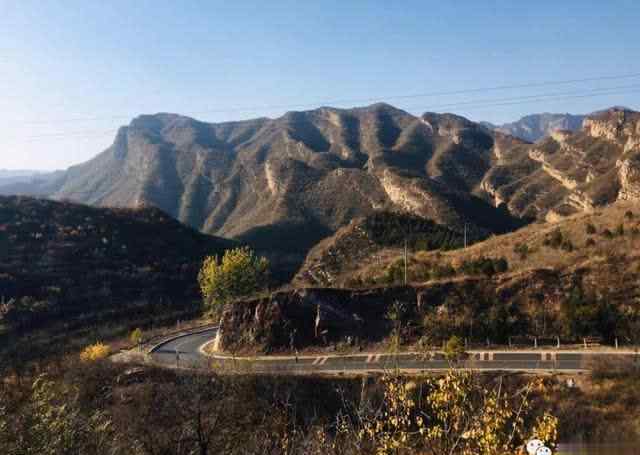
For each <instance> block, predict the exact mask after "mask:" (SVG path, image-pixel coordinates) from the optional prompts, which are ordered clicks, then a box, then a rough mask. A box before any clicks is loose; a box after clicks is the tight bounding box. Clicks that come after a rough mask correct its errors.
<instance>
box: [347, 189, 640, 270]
mask: <svg viewBox="0 0 640 455" xmlns="http://www.w3.org/2000/svg"><path fill="white" fill-rule="evenodd" d="M627 212H631V213H632V214H633V217H632V218H630V219H629V218H628V217H626V216H625V214H626V213H627ZM588 224H592V225H594V226H595V227H596V231H597V232H596V233H595V234H592V235H590V234H588V233H587V225H588ZM620 224H622V225H623V226H624V231H625V233H624V235H622V236H619V235H616V234H615V232H616V229H617V228H618V226H619V225H620ZM633 228H637V229H640V203H634V202H626V201H619V202H617V203H615V204H612V205H610V206H608V207H605V208H601V209H598V210H596V211H594V212H590V213H581V214H577V215H573V216H571V217H567V218H565V219H562V220H560V221H558V222H554V223H534V224H531V225H529V226H526V227H524V228H522V229H520V230H518V231H516V232H513V233H510V234H505V235H500V236H493V237H491V238H489V239H487V240H485V241H483V242H480V243H477V244H475V245H472V246H470V247H468V248H466V249H459V250H454V251H448V252H441V251H430V252H427V251H420V252H417V253H413V254H411V255H410V265H411V266H412V268H415V267H419V266H420V264H428V263H435V264H451V265H453V266H454V267H456V266H459V265H460V264H461V263H463V262H465V261H469V260H474V259H479V258H482V257H485V258H501V257H504V258H505V259H507V261H508V262H509V273H519V272H524V271H527V270H533V269H541V268H553V269H557V270H573V269H576V268H580V267H589V266H591V265H593V264H596V263H597V262H601V261H605V260H606V259H607V258H608V257H611V256H612V255H618V256H621V255H624V256H626V257H627V260H628V261H629V263H630V264H631V263H635V261H636V260H638V259H640V235H632V232H631V231H632V229H633ZM605 229H608V230H609V231H611V232H612V233H614V236H613V237H612V238H607V237H606V236H604V235H603V234H602V233H603V231H604V230H605ZM554 231H560V232H561V233H562V234H563V236H564V238H566V239H569V240H570V241H571V243H572V244H573V247H574V248H573V251H566V250H563V249H560V248H553V247H551V246H547V245H544V241H545V238H546V237H548V236H550V235H551V234H552V233H554ZM590 238H591V239H593V241H594V242H595V244H594V245H587V240H588V239H590ZM518 244H524V245H527V247H528V248H529V254H528V255H527V256H526V258H524V259H523V258H521V257H520V255H519V254H518V253H517V252H516V251H515V250H516V245H518ZM400 259H402V251H401V250H398V249H394V250H384V251H381V252H379V253H377V254H376V258H375V260H373V258H371V260H368V261H366V262H365V263H363V264H361V266H360V268H359V269H358V270H357V271H356V272H353V273H351V274H350V275H352V276H355V275H359V276H372V275H373V276H375V275H380V274H381V273H382V272H383V271H384V270H385V269H386V268H387V267H388V266H389V265H390V264H392V263H393V262H395V261H397V260H400ZM639 262H640V261H639Z"/></svg>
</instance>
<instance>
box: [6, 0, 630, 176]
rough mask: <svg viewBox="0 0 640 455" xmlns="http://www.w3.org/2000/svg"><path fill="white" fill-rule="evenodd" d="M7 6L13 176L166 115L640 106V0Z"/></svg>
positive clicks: (478, 112) (487, 117)
mask: <svg viewBox="0 0 640 455" xmlns="http://www.w3.org/2000/svg"><path fill="white" fill-rule="evenodd" d="M0 11H2V13H3V14H2V16H1V18H0V26H1V30H2V32H1V33H2V34H3V38H4V39H3V44H2V46H0V50H1V52H0V66H1V67H2V71H0V87H2V88H3V89H4V93H5V96H4V97H3V98H4V108H3V109H1V110H0V148H1V150H2V154H1V155H0V168H4V169H34V170H41V171H42V170H55V169H63V168H67V167H68V166H70V165H73V164H77V163H80V162H83V161H86V160H88V159H90V158H92V157H93V156H95V155H96V154H98V153H99V152H101V151H102V150H104V149H105V148H107V147H108V146H109V145H110V144H111V143H112V141H113V138H114V136H115V131H116V130H117V128H118V127H120V126H122V125H126V124H128V123H129V121H130V119H131V118H133V117H135V116H137V115H140V114H152V113H156V112H174V113H178V114H182V115H186V116H190V117H194V118H197V119H199V120H203V121H208V122H220V121H227V120H243V119H248V118H254V117H263V116H266V117H278V116H280V115H282V114H283V113H284V112H286V111H289V110H307V109H311V108H314V107H320V106H321V105H327V104H328V105H332V106H335V107H354V106H361V105H367V104H372V103H374V102H376V101H381V102H387V103H389V104H392V105H394V106H396V107H398V108H400V109H404V110H406V111H408V112H410V113H412V114H421V113H423V112H424V111H436V112H445V111H446V112H453V113H456V114H459V115H463V116H465V117H468V118H470V119H472V120H475V121H490V122H492V123H496V124H501V123H505V122H509V121H515V120H518V119H519V118H520V117H522V116H524V115H527V114H531V113H539V112H553V113H565V112H569V113H572V114H584V113H588V112H592V111H595V110H598V109H602V108H606V107H609V106H612V105H625V106H628V107H630V108H635V109H638V108H640V65H639V64H638V63H637V61H636V60H634V59H630V58H628V56H629V55H634V54H637V50H638V47H640V45H639V44H637V40H636V23H637V19H638V18H639V17H640V5H638V4H637V3H635V2H632V1H624V0H619V1H611V2H606V3H604V2H596V1H586V2H584V1H581V2H577V1H567V2H563V3H557V2H550V1H541V2H535V4H529V5H523V4H514V3H513V2H508V1H493V2H482V4H479V2H478V3H476V2H469V3H465V4H463V3H456V4H455V5H453V4H442V3H441V2H418V1H410V2H406V3H403V4H402V5H388V4H386V3H382V2H359V1H356V2H353V3H350V4H348V5H345V4H343V3H341V2H336V1H322V2H317V3H313V4H300V3H298V2H292V1H283V2H278V3H277V4H264V3H261V2H244V3H242V4H239V5H237V4H236V5H229V4H227V3H224V2H206V3H204V2H203V3H200V2H188V3H185V4H184V5H183V6H182V7H181V9H180V10H179V11H176V8H175V7H173V4H172V3H170V2H151V1H141V2H136V3H135V4H131V3H129V2H124V1H114V2H110V3H109V4H86V3H83V2H68V3H65V6H64V7H61V6H60V5H56V4H53V3H44V4H41V3H39V2H35V1H25V2H20V3H13V2H8V1H3V0H0ZM620 43H625V46H624V47H623V48H621V46H620ZM622 76H624V77H622ZM569 81H572V82H569Z"/></svg>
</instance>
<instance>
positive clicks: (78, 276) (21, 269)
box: [0, 197, 231, 355]
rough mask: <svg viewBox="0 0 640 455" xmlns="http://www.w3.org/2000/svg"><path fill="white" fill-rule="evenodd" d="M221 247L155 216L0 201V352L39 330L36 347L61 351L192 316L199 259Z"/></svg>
mask: <svg viewBox="0 0 640 455" xmlns="http://www.w3.org/2000/svg"><path fill="white" fill-rule="evenodd" d="M229 245H231V242H229V241H227V240H223V239H218V238H214V237H209V236H205V235H202V234H200V233H198V232H196V231H194V230H192V229H190V228H188V227H185V226H183V225H181V224H180V223H178V222H177V221H175V220H174V219H172V218H171V217H169V216H167V215H165V214H164V213H162V212H160V211H159V210H157V209H140V210H131V209H98V208H92V207H88V206H84V205H78V204H71V203H60V202H53V201H45V200H38V199H31V198H26V197H0V296H1V298H2V301H1V302H0V339H1V340H2V343H0V345H1V346H2V350H3V351H4V349H5V348H7V347H8V348H9V349H15V350H16V352H18V351H20V350H21V349H22V348H23V347H21V346H19V337H21V336H22V335H26V334H29V333H32V332H34V331H39V330H44V331H46V332H47V333H48V336H47V337H45V338H43V339H42V340H41V341H43V343H44V344H46V346H49V347H51V348H55V349H58V350H62V349H64V342H63V341H64V339H65V338H66V337H71V336H72V334H74V333H75V336H77V337H81V336H83V335H84V336H87V335H88V336H91V334H94V336H95V337H97V336H99V335H100V334H101V333H103V332H101V331H102V330H103V329H106V328H107V326H109V325H110V324H118V323H122V322H123V321H125V322H126V323H131V324H133V323H134V322H135V321H138V322H139V321H143V322H144V323H147V322H148V321H150V320H152V319H153V317H157V318H158V321H162V318H163V317H171V316H175V315H178V316H179V314H180V313H181V312H182V313H185V314H191V315H193V314H194V313H195V312H197V310H198V304H197V301H198V299H199V296H198V291H197V283H196V276H197V271H198V269H199V266H200V264H201V261H202V258H203V257H204V256H205V255H207V254H217V253H220V252H221V251H223V250H224V249H225V248H227V247H228V246H229ZM7 340H12V342H11V343H7ZM34 343H36V341H33V340H32V341H31V349H30V351H31V353H32V354H34V355H36V354H37V349H36V346H34ZM41 347H44V346H41ZM22 351H23V353H27V352H26V351H25V350H24V349H22ZM2 353H4V352H0V354H2Z"/></svg>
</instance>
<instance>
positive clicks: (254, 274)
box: [198, 247, 269, 309]
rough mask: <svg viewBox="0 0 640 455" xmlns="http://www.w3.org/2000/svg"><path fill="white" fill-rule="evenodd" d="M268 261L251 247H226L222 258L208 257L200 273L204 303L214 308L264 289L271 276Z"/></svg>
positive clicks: (199, 281)
mask: <svg viewBox="0 0 640 455" xmlns="http://www.w3.org/2000/svg"><path fill="white" fill-rule="evenodd" d="M268 274H269V261H268V260H267V259H266V258H264V257H258V256H256V255H255V253H254V252H253V251H252V250H251V249H249V248H248V247H242V248H234V249H232V250H227V251H226V252H225V253H224V256H223V257H222V260H220V259H219V258H218V256H209V257H207V258H206V259H205V260H204V264H203V265H202V268H201V269H200V273H199V274H198V283H199V284H200V291H201V293H202V297H203V298H204V301H205V305H206V306H207V307H208V308H210V309H213V308H215V307H219V306H221V305H224V304H225V303H228V302H229V301H231V300H233V299H236V298H238V297H244V296H247V295H250V294H252V293H254V292H256V291H258V290H260V289H262V288H263V287H264V286H265V284H266V282H267V279H268Z"/></svg>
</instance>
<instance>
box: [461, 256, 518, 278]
mask: <svg viewBox="0 0 640 455" xmlns="http://www.w3.org/2000/svg"><path fill="white" fill-rule="evenodd" d="M508 269H509V263H508V262H507V260H506V259H505V258H498V259H492V258H480V259H475V260H471V261H465V262H463V263H462V265H461V266H460V268H459V269H458V270H459V272H461V273H464V274H467V275H487V276H492V275H495V274H496V273H504V272H506V271H507V270H508Z"/></svg>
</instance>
